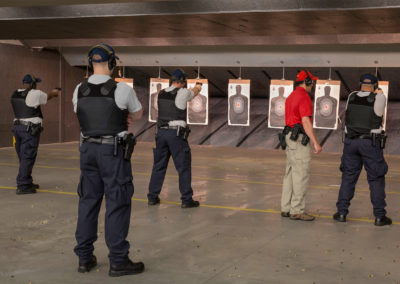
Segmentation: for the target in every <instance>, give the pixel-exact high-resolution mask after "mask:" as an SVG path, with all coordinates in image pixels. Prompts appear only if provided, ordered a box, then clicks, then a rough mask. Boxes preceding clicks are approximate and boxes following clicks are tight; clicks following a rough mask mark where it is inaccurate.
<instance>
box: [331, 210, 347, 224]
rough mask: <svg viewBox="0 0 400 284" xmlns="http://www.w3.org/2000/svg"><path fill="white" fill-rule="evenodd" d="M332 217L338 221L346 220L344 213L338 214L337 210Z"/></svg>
mask: <svg viewBox="0 0 400 284" xmlns="http://www.w3.org/2000/svg"><path fill="white" fill-rule="evenodd" d="M333 219H334V220H336V221H338V222H346V221H347V220H346V215H342V214H340V213H339V212H336V213H335V214H334V215H333Z"/></svg>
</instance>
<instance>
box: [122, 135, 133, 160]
mask: <svg viewBox="0 0 400 284" xmlns="http://www.w3.org/2000/svg"><path fill="white" fill-rule="evenodd" d="M122 141H123V142H122V144H123V146H124V159H125V160H128V161H130V160H131V158H132V154H133V150H135V145H136V138H135V136H134V135H133V134H132V133H129V134H126V135H125V136H124V138H123V140H122Z"/></svg>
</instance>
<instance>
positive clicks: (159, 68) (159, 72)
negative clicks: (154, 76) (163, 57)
mask: <svg viewBox="0 0 400 284" xmlns="http://www.w3.org/2000/svg"><path fill="white" fill-rule="evenodd" d="M156 64H157V65H158V79H161V66H160V61H158V60H156Z"/></svg>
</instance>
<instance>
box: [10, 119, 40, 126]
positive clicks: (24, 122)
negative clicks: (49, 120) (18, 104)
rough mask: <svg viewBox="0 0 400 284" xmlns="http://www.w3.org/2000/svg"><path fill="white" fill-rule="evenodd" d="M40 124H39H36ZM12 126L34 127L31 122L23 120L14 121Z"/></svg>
mask: <svg viewBox="0 0 400 284" xmlns="http://www.w3.org/2000/svg"><path fill="white" fill-rule="evenodd" d="M37 124H40V123H37ZM14 125H26V126H31V125H35V123H32V122H31V121H24V120H15V121H14Z"/></svg>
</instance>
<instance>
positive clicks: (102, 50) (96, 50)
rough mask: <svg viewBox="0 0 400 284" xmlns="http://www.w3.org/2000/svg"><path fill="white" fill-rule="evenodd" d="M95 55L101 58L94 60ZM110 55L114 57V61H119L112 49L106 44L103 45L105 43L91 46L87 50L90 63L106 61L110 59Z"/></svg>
mask: <svg viewBox="0 0 400 284" xmlns="http://www.w3.org/2000/svg"><path fill="white" fill-rule="evenodd" d="M107 50H108V52H107ZM95 54H96V55H99V56H100V57H101V58H100V59H94V58H93V56H94V55H95ZM111 55H114V57H115V59H118V60H119V57H118V56H116V55H115V50H114V48H112V47H111V46H109V45H108V44H105V43H102V44H99V45H95V46H93V47H92V48H91V49H90V50H89V54H88V56H89V57H91V58H92V62H97V63H98V62H105V61H108V60H109V59H110V57H111Z"/></svg>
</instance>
